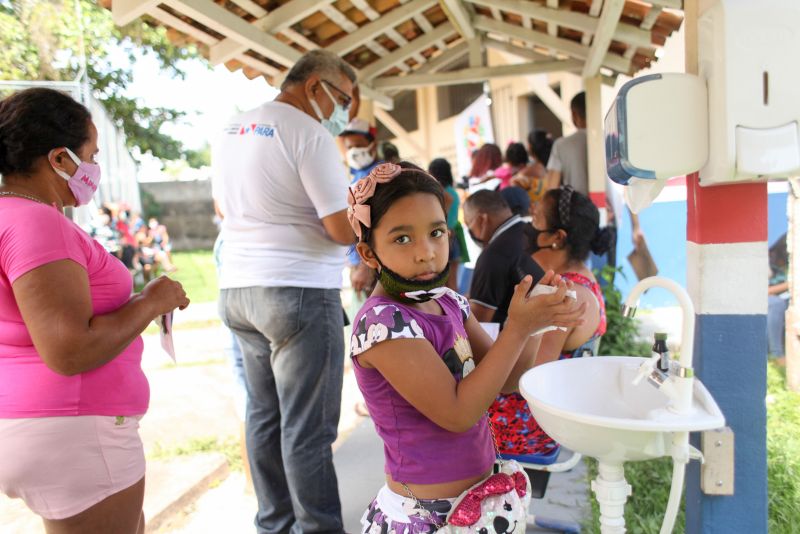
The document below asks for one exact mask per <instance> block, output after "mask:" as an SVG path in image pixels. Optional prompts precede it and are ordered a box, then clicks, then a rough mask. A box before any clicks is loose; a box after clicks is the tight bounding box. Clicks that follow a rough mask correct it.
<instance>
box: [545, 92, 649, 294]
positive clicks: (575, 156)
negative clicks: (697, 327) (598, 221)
mask: <svg viewBox="0 0 800 534" xmlns="http://www.w3.org/2000/svg"><path fill="white" fill-rule="evenodd" d="M569 107H570V111H572V123H573V124H574V125H575V128H577V131H575V133H573V134H572V135H568V136H567V137H561V138H559V139H556V141H555V142H554V143H553V150H552V151H551V152H550V159H549V160H548V162H547V189H555V188H557V187H559V186H561V185H571V186H572V188H573V189H574V190H575V191H578V192H579V193H583V194H584V195H586V196H587V197H588V196H589V164H588V157H587V148H586V143H587V141H586V93H585V92H580V93H578V94H577V95H575V96H574V97H573V98H572V100H571V101H570V104H569ZM615 186H616V184H614V182H612V181H611V180H610V179H609V178H608V177H607V176H606V206H607V208H608V210H607V213H608V226H609V228H610V229H611V231H612V235H613V237H612V244H611V249H610V250H609V251H608V252H607V253H606V254H604V255H603V256H597V255H596V254H594V253H592V255H591V257H590V263H591V267H592V268H593V269H597V270H602V268H603V267H604V266H605V265H610V266H612V267H616V266H617V251H616V247H617V226H618V225H619V224H620V223H621V222H622V220H621V219H620V215H621V214H622V211H623V210H625V211H627V212H628V215H629V216H630V220H631V227H632V228H631V238H632V239H633V245H634V247H636V248H638V247H641V246H643V245H644V235H643V234H642V231H641V228H640V226H639V217H638V216H637V215H636V214H635V213H633V212H632V211H630V210H628V209H627V206H625V205H624V204H623V202H622V201H621V195H620V193H619V190H618V189H617V188H616V187H615ZM604 283H605V280H603V281H602V282H601V284H604Z"/></svg>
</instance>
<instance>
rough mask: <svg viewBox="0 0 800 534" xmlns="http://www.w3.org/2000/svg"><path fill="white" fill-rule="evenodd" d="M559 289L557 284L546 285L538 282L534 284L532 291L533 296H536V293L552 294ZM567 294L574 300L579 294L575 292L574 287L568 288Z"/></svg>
mask: <svg viewBox="0 0 800 534" xmlns="http://www.w3.org/2000/svg"><path fill="white" fill-rule="evenodd" d="M556 291H558V288H557V287H556V286H546V285H544V284H537V285H535V286H533V290H532V291H531V292H530V296H531V297H535V296H536V295H550V294H552V293H555V292H556ZM567 296H568V297H569V298H571V299H572V300H577V299H578V294H577V293H576V292H575V290H574V289H567Z"/></svg>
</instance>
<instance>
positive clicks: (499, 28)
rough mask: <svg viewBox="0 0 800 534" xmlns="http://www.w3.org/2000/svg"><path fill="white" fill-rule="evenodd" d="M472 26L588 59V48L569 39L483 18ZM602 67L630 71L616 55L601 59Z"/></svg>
mask: <svg viewBox="0 0 800 534" xmlns="http://www.w3.org/2000/svg"><path fill="white" fill-rule="evenodd" d="M474 24H475V28H476V29H479V30H483V31H486V32H492V33H498V34H501V35H503V34H504V35H508V36H509V37H513V38H514V39H519V40H520V41H523V42H526V43H529V44H532V45H536V46H541V47H544V48H550V49H553V50H557V51H559V52H561V53H563V54H566V55H568V56H570V57H573V58H577V59H582V60H586V58H587V57H589V48H588V47H586V46H583V45H582V44H580V43H576V42H575V41H571V40H569V39H563V38H560V37H553V36H551V35H547V34H546V33H542V32H537V31H529V30H526V29H525V28H523V27H521V26H517V25H516V24H509V23H507V22H498V21H496V20H494V19H491V18H489V17H483V16H476V17H475V21H474ZM602 65H603V66H605V67H608V68H610V69H611V70H614V71H617V72H621V73H623V74H627V73H628V72H630V70H631V61H630V60H628V59H625V58H623V57H622V56H618V55H616V54H606V55H605V56H604V57H603V60H602Z"/></svg>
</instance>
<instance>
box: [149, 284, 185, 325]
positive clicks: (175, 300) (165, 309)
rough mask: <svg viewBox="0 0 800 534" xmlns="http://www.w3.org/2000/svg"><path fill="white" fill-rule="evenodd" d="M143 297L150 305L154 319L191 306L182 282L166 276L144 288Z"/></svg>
mask: <svg viewBox="0 0 800 534" xmlns="http://www.w3.org/2000/svg"><path fill="white" fill-rule="evenodd" d="M142 297H143V298H144V299H145V301H146V302H148V303H149V304H150V307H151V308H152V310H153V316H154V317H157V316H159V315H164V314H165V313H169V312H171V311H172V310H174V309H175V308H179V309H181V310H183V309H185V308H186V306H188V305H189V298H188V297H187V296H186V292H185V291H184V290H183V286H182V285H181V284H180V282H176V281H175V280H172V279H171V278H168V277H166V276H164V275H162V276H159V277H158V278H156V279H155V280H153V281H151V282H150V283H148V284H147V285H146V286H144V289H143V290H142Z"/></svg>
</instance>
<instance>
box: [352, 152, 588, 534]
mask: <svg viewBox="0 0 800 534" xmlns="http://www.w3.org/2000/svg"><path fill="white" fill-rule="evenodd" d="M349 205H350V208H349V210H348V215H349V217H350V222H351V225H352V226H353V229H354V231H355V232H356V235H357V236H358V241H359V242H358V245H357V247H356V248H357V250H358V253H359V255H360V256H361V258H362V260H363V261H364V262H365V263H366V264H367V265H369V266H370V267H371V268H373V269H375V270H377V271H378V283H377V285H376V287H375V290H374V291H373V293H372V295H371V296H370V297H369V298H368V299H367V301H366V302H365V303H364V305H363V307H362V308H361V310H360V311H359V312H358V314H357V315H356V317H355V321H354V324H355V327H354V330H353V336H352V338H351V344H350V348H351V358H352V360H353V367H354V369H355V375H356V379H357V381H358V385H359V388H360V389H361V392H362V393H363V395H364V399H365V401H366V404H367V407H368V409H369V412H370V414H371V416H372V420H373V421H374V423H375V427H376V430H377V432H378V434H379V435H380V437H381V438H382V439H383V442H384V451H385V458H386V464H385V473H386V485H385V486H384V487H383V488H381V490H380V491H379V492H378V495H377V497H376V498H375V500H374V501H373V502H372V503H371V504H370V506H369V508H368V509H367V511H366V512H365V514H364V517H363V518H362V523H363V527H364V529H363V532H376V533H377V532H396V533H398V534H413V533H418V532H434V531H436V530H438V529H439V528H440V527H442V526H444V524H445V523H446V522H447V523H448V524H449V525H455V524H456V523H457V522H458V520H461V523H462V524H465V523H464V518H465V517H467V518H468V516H469V515H470V514H469V513H468V512H469V511H470V510H468V509H467V508H469V507H462V506H461V504H458V503H457V506H455V507H454V501H455V500H456V497H458V496H459V495H460V494H461V493H462V492H464V491H465V490H468V489H470V487H471V486H473V485H477V484H479V483H481V484H483V486H485V487H484V489H486V487H489V486H491V488H490V489H492V490H496V491H495V493H497V492H499V491H501V490H498V489H497V484H491V483H489V484H486V483H482V482H481V481H483V480H484V479H485V478H486V477H487V476H489V475H490V474H491V468H492V465H493V463H494V459H495V450H494V446H493V444H492V437H491V434H490V429H489V426H488V422H487V419H486V410H487V408H488V407H489V405H490V404H491V403H492V401H493V400H494V398H495V396H496V395H497V394H498V392H499V391H500V390H501V389H502V388H503V387H504V386H505V385H506V383H507V382H508V381H509V379H511V380H513V379H514V378H515V377H511V375H512V371H513V370H514V367H515V364H517V361H518V359H519V357H520V354H521V353H522V352H523V347H525V346H526V343H527V341H528V340H529V337H530V335H531V333H533V332H535V331H536V330H539V329H540V328H543V327H546V326H550V325H555V326H565V327H572V326H575V325H576V324H579V322H580V321H579V319H578V318H579V317H580V315H581V313H582V311H583V310H582V307H580V306H578V305H577V304H575V303H574V301H572V300H571V299H568V298H566V290H567V285H566V283H565V282H564V281H561V280H560V278H559V277H557V276H555V275H554V274H553V272H552V271H550V272H548V273H547V274H546V275H545V276H544V277H543V278H542V280H541V281H540V283H541V284H550V285H554V286H555V287H556V288H557V291H556V292H555V293H553V294H550V295H541V296H536V297H528V296H527V295H528V293H529V291H530V290H531V288H532V285H533V281H532V279H531V277H530V276H526V277H525V278H524V279H523V280H522V281H521V282H520V283H519V284H518V285H517V287H516V290H515V292H514V297H513V298H512V301H511V305H510V307H509V318H508V321H507V323H506V324H505V328H504V329H503V330H502V332H501V333H500V335H499V337H498V338H497V341H496V342H495V343H494V344H492V342H491V340H490V338H489V337H488V335H487V334H486V333H485V332H484V330H483V329H482V327H481V326H480V324H479V323H478V321H477V320H476V319H475V318H474V316H473V315H472V314H471V313H470V308H469V303H468V301H467V300H466V299H465V298H464V297H462V296H461V295H459V294H457V293H455V292H454V291H452V290H450V289H447V288H446V287H445V281H446V280H447V276H448V271H447V265H448V233H447V222H446V216H445V211H444V200H443V192H442V187H441V186H440V185H439V184H438V182H437V181H436V180H435V179H433V178H432V177H431V176H430V175H428V174H427V173H426V172H424V171H423V170H422V169H420V168H418V167H416V166H414V165H412V164H409V163H404V162H403V163H401V164H400V165H394V164H383V165H379V166H377V167H376V168H375V169H374V170H373V171H372V172H371V173H370V175H369V176H367V177H366V178H364V179H362V180H360V181H359V182H357V183H356V184H355V185H354V186H352V187H351V189H350V195H349ZM528 345H529V346H533V345H538V344H533V343H530V344H528ZM521 476H522V475H521V474H519V475H518V474H515V475H514V477H517V478H513V480H515V481H518V480H519V479H520V477H521ZM490 480H492V479H490ZM524 493H525V484H524V483H523V484H522V486H520V485H519V484H517V485H516V488H512V489H511V490H510V491H509V492H508V499H507V501H508V502H502V503H501V506H506V507H507V508H505V509H506V510H508V511H509V513H510V514H514V513H516V514H517V515H516V516H513V515H507V516H506V518H502V519H501V518H499V517H496V518H494V522H493V526H494V531H495V532H506V531H508V532H511V531H513V530H514V529H515V526H516V524H511V523H512V521H511V520H512V519H515V518H516V519H519V521H520V522H521V525H520V526H519V527H518V529H521V530H522V531H524V516H525V513H526V512H527V510H521V511H520V510H515V511H514V512H511V510H512V508H513V506H512V505H513V504H514V503H513V501H514V499H513V497H514V496H515V494H516V495H518V496H520V497H522V496H523V495H524ZM504 496H505V494H504V495H502V497H504ZM516 502H517V508H520V505H519V502H520V501H519V499H517V501H516ZM524 502H525V503H527V502H528V501H527V500H525V501H524ZM451 509H452V510H453V512H452V514H451V516H450V518H448V513H449V512H451ZM477 513H478V514H479V515H480V510H479V511H478V512H477ZM472 515H473V516H474V515H475V512H474V507H473V514H472ZM484 519H485V518H483V517H481V520H484ZM498 522H499V523H498ZM467 524H472V523H469V521H467ZM489 526H490V527H491V526H492V524H489ZM491 531H492V530H491V529H490V530H489V532H491Z"/></svg>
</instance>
